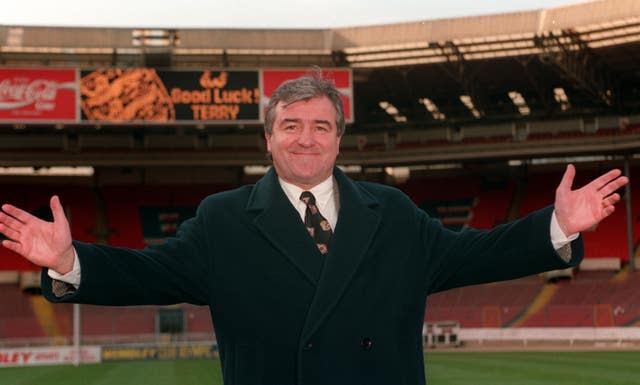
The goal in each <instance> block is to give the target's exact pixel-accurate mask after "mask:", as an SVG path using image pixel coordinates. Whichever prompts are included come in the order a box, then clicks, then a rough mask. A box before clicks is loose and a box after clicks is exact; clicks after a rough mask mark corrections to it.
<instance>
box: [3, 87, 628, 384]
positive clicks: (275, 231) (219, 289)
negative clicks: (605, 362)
mask: <svg viewBox="0 0 640 385" xmlns="http://www.w3.org/2000/svg"><path fill="white" fill-rule="evenodd" d="M343 133H344V117H343V110H342V104H341V102H340V97H339V94H338V92H337V90H336V89H335V88H334V86H333V84H332V83H330V82H328V81H324V80H322V79H321V77H319V76H309V77H303V78H299V79H296V80H293V81H289V82H286V83H284V84H283V85H282V86H281V87H280V88H279V89H278V90H277V91H276V92H275V93H274V95H273V97H272V98H271V100H270V103H269V106H268V107H267V113H266V119H265V137H266V140H267V147H268V150H269V152H270V153H271V155H272V158H273V166H274V167H273V169H272V170H271V171H269V172H268V173H267V175H266V176H264V177H263V178H262V179H261V180H260V181H258V182H257V183H256V184H255V185H252V186H244V187H241V188H238V189H236V190H233V191H227V192H222V193H219V194H215V195H212V196H209V197H208V198H206V199H205V200H204V201H203V202H202V203H201V204H200V206H199V208H198V211H197V213H196V216H195V217H194V218H193V219H191V220H188V221H186V222H185V223H184V224H183V225H182V226H181V228H180V229H179V231H178V234H177V236H176V237H175V238H171V239H169V240H167V241H166V242H165V243H164V244H162V245H160V246H153V247H149V248H147V249H145V250H141V251H140V250H129V249H122V248H113V247H109V246H105V245H91V244H86V243H80V242H75V241H74V242H72V240H71V234H70V230H69V226H68V223H67V221H66V219H65V216H64V213H63V210H62V207H61V205H60V202H59V200H58V198H57V197H53V198H52V199H51V209H52V211H53V215H54V221H53V222H52V223H49V222H44V221H41V220H39V219H37V218H35V217H33V216H32V215H30V214H28V213H26V212H24V211H22V210H20V209H18V208H16V207H13V206H11V205H8V204H5V205H3V206H2V210H3V211H4V212H3V213H0V232H2V233H3V234H5V235H6V236H7V237H8V238H9V240H5V241H3V242H2V245H3V246H4V247H7V248H8V249H11V250H13V251H15V252H17V253H20V254H22V255H23V256H24V257H25V258H27V259H28V260H30V261H32V262H34V263H36V264H38V265H40V266H43V267H44V268H46V269H43V275H42V278H43V281H42V288H43V292H44V294H45V295H46V297H47V298H48V299H49V300H51V301H54V302H80V303H93V304H103V305H134V304H170V303H178V302H190V303H194V304H202V305H205V304H206V305H209V306H210V309H211V315H212V318H213V321H214V325H215V329H216V336H217V339H218V344H219V348H220V358H221V364H222V370H223V375H224V381H225V384H262V385H266V384H280V385H282V384H393V385H398V384H422V383H425V378H424V363H423V354H422V335H421V332H422V323H423V317H424V311H425V300H426V297H427V295H428V294H430V293H434V292H437V291H441V290H447V289H450V288H453V287H458V286H462V285H470V284H475V283H482V282H489V281H495V280H503V279H511V278H516V277H520V276H524V275H528V274H534V273H537V272H541V271H546V270H551V269H559V268H565V267H569V266H575V265H577V264H578V263H579V261H580V260H581V258H582V243H581V240H580V239H579V238H578V233H579V232H580V231H583V230H585V229H587V228H589V227H591V226H593V225H594V224H596V223H598V222H599V221H601V220H602V219H603V218H605V217H606V216H608V215H610V214H611V213H612V212H613V210H614V206H613V205H614V204H615V203H616V202H617V201H618V200H619V199H620V196H619V195H618V194H616V193H615V191H616V190H617V189H619V188H620V187H622V186H623V185H625V184H626V183H627V178H626V177H623V176H620V171H618V170H613V171H610V172H608V173H606V174H605V175H603V176H601V177H599V178H597V179H596V180H594V181H592V182H591V183H590V184H588V185H587V186H585V187H583V188H581V189H579V190H575V191H572V190H571V184H572V181H573V177H574V174H575V170H574V168H573V166H571V165H570V166H568V167H567V171H566V173H565V175H564V177H563V179H562V181H561V183H560V185H559V187H558V189H557V192H556V201H555V206H554V207H547V208H545V209H542V210H540V211H538V212H535V213H533V214H531V215H529V216H527V217H525V218H523V219H521V220H519V221H517V222H515V223H512V224H508V225H503V226H500V227H497V228H495V229H493V230H491V231H476V230H464V231H462V232H460V233H456V232H452V231H449V230H447V229H445V228H443V227H442V226H441V225H440V223H439V222H438V221H436V220H433V219H430V218H429V217H428V216H427V214H426V213H425V212H423V211H421V210H419V209H418V208H417V207H416V206H415V205H414V204H413V203H412V202H411V201H410V200H409V199H408V198H407V197H406V196H405V195H404V194H402V193H401V192H399V191H398V190H396V189H393V188H391V187H387V186H383V185H378V184H373V183H363V182H354V181H352V180H350V179H349V178H347V177H346V176H345V175H344V174H343V173H342V172H340V171H339V170H338V169H336V168H335V161H336V157H337V155H338V151H339V146H340V139H341V138H342V134H343ZM576 238H578V239H576ZM556 250H558V251H556Z"/></svg>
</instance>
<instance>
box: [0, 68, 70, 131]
mask: <svg viewBox="0 0 640 385" xmlns="http://www.w3.org/2000/svg"><path fill="white" fill-rule="evenodd" d="M0 121H5V122H7V121H9V122H32V121H46V122H75V121H78V73H77V71H76V70H75V69H24V68H22V69H15V68H1V69H0Z"/></svg>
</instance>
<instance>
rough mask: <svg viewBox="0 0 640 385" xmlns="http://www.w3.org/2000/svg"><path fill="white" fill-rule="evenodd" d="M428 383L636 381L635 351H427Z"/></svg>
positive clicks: (50, 377) (148, 372) (160, 365)
mask: <svg viewBox="0 0 640 385" xmlns="http://www.w3.org/2000/svg"><path fill="white" fill-rule="evenodd" d="M426 360H427V368H426V372H427V383H428V384H429V385H454V384H455V385H501V384H507V385H631V384H633V385H638V384H640V352H574V353H558V352H553V353H540V352H535V353H531V352H522V353H471V352H437V351H434V352H429V353H427V356H426ZM0 384H1V385H139V384H142V385H202V384H204V385H217V384H222V376H221V374H220V363H219V361H217V360H195V361H138V362H122V363H105V364H97V365H81V366H80V367H77V368H74V367H72V366H47V367H28V368H4V369H0Z"/></svg>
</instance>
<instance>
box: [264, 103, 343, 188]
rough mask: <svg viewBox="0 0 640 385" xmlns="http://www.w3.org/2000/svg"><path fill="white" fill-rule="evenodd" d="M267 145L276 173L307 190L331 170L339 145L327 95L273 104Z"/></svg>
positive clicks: (328, 174)
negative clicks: (272, 115) (271, 127)
mask: <svg viewBox="0 0 640 385" xmlns="http://www.w3.org/2000/svg"><path fill="white" fill-rule="evenodd" d="M265 137H266V139H267V149H268V150H269V152H270V153H271V156H272V158H273V166H274V167H275V169H276V172H277V173H278V176H279V177H280V178H282V179H284V180H285V181H287V182H289V183H292V184H294V185H296V186H298V187H300V188H302V189H305V190H308V189H310V188H311V187H313V186H315V185H317V184H319V183H320V182H322V181H323V180H325V179H327V178H328V177H329V176H330V175H331V173H332V172H333V165H334V164H335V162H336V157H337V156H338V151H339V147H340V139H341V137H340V136H338V131H337V127H336V110H335V108H334V107H333V104H332V103H331V101H330V100H329V99H328V98H327V97H324V96H323V97H317V98H311V99H308V100H300V101H297V102H294V103H291V104H289V105H288V106H286V107H284V106H283V105H282V103H278V104H277V105H276V118H275V121H274V124H273V131H272V133H271V134H266V135H265Z"/></svg>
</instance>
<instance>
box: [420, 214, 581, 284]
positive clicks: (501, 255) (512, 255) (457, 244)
mask: <svg viewBox="0 0 640 385" xmlns="http://www.w3.org/2000/svg"><path fill="white" fill-rule="evenodd" d="M552 212H553V207H551V206H549V207H546V208H544V209H542V210H539V211H536V212H534V213H532V214H530V215H528V216H526V217H524V218H522V219H520V220H517V221H515V222H512V223H508V224H504V225H500V226H497V227H496V228H494V229H492V230H474V229H465V230H463V231H461V232H454V231H451V230H448V229H446V228H444V227H443V226H442V225H441V224H440V222H438V221H437V220H434V219H431V218H429V216H428V215H427V214H426V213H424V212H421V213H419V214H418V216H419V223H420V227H421V229H420V230H421V231H420V233H421V236H422V242H423V245H422V246H423V247H424V250H425V253H426V255H427V258H428V268H427V278H426V282H427V284H428V287H427V292H428V293H434V292H438V291H443V290H447V289H451V288H454V287H459V286H466V285H473V284H479V283H486V282H493V281H501V280H508V279H515V278H519V277H523V276H526V275H531V274H536V273H541V272H544V271H549V270H556V269H564V268H567V267H572V266H577V265H578V264H579V263H580V261H581V260H582V257H583V245H582V238H581V237H579V238H578V239H576V240H574V241H573V242H572V243H571V259H570V260H569V261H565V260H564V259H563V258H562V257H561V256H560V255H559V254H558V253H557V252H556V250H554V248H553V245H552V243H551V234H550V224H551V214H552Z"/></svg>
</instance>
